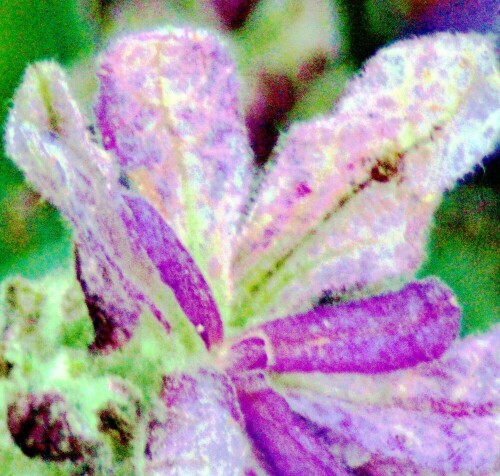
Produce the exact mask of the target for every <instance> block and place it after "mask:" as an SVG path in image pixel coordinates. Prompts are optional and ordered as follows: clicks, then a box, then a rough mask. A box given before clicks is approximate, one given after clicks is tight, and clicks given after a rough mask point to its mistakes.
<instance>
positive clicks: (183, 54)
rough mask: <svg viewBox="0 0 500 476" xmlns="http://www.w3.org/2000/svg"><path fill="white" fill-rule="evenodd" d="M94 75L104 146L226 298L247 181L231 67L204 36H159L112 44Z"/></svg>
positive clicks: (247, 156) (175, 32)
mask: <svg viewBox="0 0 500 476" xmlns="http://www.w3.org/2000/svg"><path fill="white" fill-rule="evenodd" d="M99 77H100V80H101V92H100V98H99V102H98V105H97V110H96V114H97V117H98V120H99V125H100V128H101V131H102V133H103V140H104V145H105V147H106V148H108V149H110V150H113V151H114V152H115V153H116V154H117V156H118V157H119V160H120V164H121V165H122V166H123V169H124V170H125V172H126V174H127V176H128V177H129V178H130V179H131V181H132V182H133V184H134V185H135V186H136V187H137V188H138V189H139V190H140V192H141V193H142V194H144V195H145V196H146V197H147V198H148V199H149V200H150V202H151V203H153V204H154V206H155V207H156V208H157V209H158V211H159V212H160V213H161V214H162V216H163V217H164V218H165V219H166V220H167V222H168V223H169V225H170V226H171V227H172V228H173V229H174V231H175V233H176V234H177V236H178V237H179V238H180V240H181V242H182V243H183V244H184V246H186V247H187V249H188V250H189V252H190V253H191V255H192V256H193V257H194V259H195V261H196V262H197V263H198V264H199V266H201V268H202V271H203V272H204V273H205V274H206V275H207V277H208V279H209V281H211V284H212V285H213V286H214V285H215V284H217V285H218V288H217V290H216V293H217V294H218V295H221V296H224V299H222V298H221V299H220V300H221V301H226V300H227V299H228V297H227V296H228V293H230V291H231V285H230V279H229V274H228V273H229V262H230V259H231V256H232V251H231V244H232V242H233V240H234V238H235V237H236V234H237V229H238V223H239V221H240V213H241V209H242V206H243V199H246V198H247V190H248V189H249V185H250V180H251V177H250V176H249V166H250V163H251V152H250V148H249V145H248V140H247V137H246V130H245V127H244V123H243V119H242V117H241V115H240V112H239V107H238V85H237V81H236V76H235V65H234V64H233V61H232V60H231V59H230V57H229V55H228V53H227V51H226V49H225V48H224V47H223V45H222V44H221V43H220V42H219V41H218V40H217V39H216V38H215V37H214V36H212V35H210V34H208V33H206V32H202V31H195V30H190V29H172V30H167V31H155V32H149V33H140V34H137V35H132V36H128V37H126V38H124V39H122V40H119V41H117V42H116V43H114V44H113V45H112V46H111V47H110V48H109V49H108V50H107V52H106V53H105V54H104V56H103V58H102V61H101V68H100V72H99Z"/></svg>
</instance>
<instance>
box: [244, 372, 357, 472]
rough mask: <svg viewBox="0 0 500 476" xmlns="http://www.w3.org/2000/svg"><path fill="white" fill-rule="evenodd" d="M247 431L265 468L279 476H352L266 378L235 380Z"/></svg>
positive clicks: (252, 377)
mask: <svg viewBox="0 0 500 476" xmlns="http://www.w3.org/2000/svg"><path fill="white" fill-rule="evenodd" d="M234 382H235V385H236V388H237V393H238V401H239V403H240V408H241V411H242V412H243V415H244V417H245V422H246V429H247V432H248V434H249V435H250V437H251V438H252V440H253V443H254V445H255V447H256V449H257V451H258V454H260V457H261V458H262V460H263V463H264V466H266V467H267V468H268V469H269V470H270V472H271V473H272V474H273V475H276V476H281V475H283V476H305V475H314V476H342V475H345V474H349V473H348V471H347V470H345V468H344V467H343V466H342V465H341V464H340V463H339V462H338V461H337V459H336V458H334V456H333V455H332V453H331V452H330V450H329V448H328V446H327V445H326V444H325V443H324V441H323V440H322V439H321V438H319V437H318V436H317V435H316V434H315V431H314V429H313V428H312V426H311V425H309V424H308V422H307V421H305V420H304V419H303V418H301V417H300V416H299V415H297V414H296V413H294V412H293V411H292V410H291V409H290V406H289V405H288V403H287V402H286V400H285V399H284V398H283V397H282V396H281V395H280V394H278V393H277V392H275V391H274V390H272V389H271V388H270V387H269V386H268V385H267V383H266V381H265V378H264V376H262V375H253V376H247V377H246V378H243V379H241V380H240V379H237V378H235V379H234Z"/></svg>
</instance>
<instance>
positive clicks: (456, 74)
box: [233, 33, 500, 325]
mask: <svg viewBox="0 0 500 476" xmlns="http://www.w3.org/2000/svg"><path fill="white" fill-rule="evenodd" d="M499 82H500V80H499V75H498V71H497V68H496V54H495V47H494V41H493V40H492V39H491V38H487V37H483V36H481V35H478V34H470V35H452V34H450V33H439V34H435V35H432V36H428V37H421V38H415V39H411V40H405V41H401V42H398V43H395V44H394V45H391V46H389V47H387V48H385V49H383V50H381V51H380V52H379V53H378V54H377V55H376V56H375V57H374V58H373V59H372V60H370V61H368V63H367V64H366V65H365V67H364V70H363V72H362V74H361V75H360V76H359V77H357V78H356V79H355V80H354V81H353V82H352V83H351V84H350V85H349V86H348V87H347V90H346V93H345V96H344V99H343V100H341V101H340V103H339V104H338V106H337V108H336V109H335V111H334V113H333V114H332V115H330V116H327V117H325V118H323V119H320V120H317V121H315V122H309V123H304V124H299V125H297V126H295V127H292V129H291V131H290V132H289V134H288V135H287V137H286V138H285V140H283V141H282V143H281V148H280V151H279V154H278V155H277V157H276V164H275V165H274V167H273V168H271V170H270V171H269V172H268V174H267V177H266V178H265V180H264V183H263V185H262V187H261V190H260V192H259V195H258V197H257V200H256V203H255V206H254V209H253V211H252V213H251V216H250V218H249V220H248V222H247V224H246V226H245V228H244V229H243V232H242V238H241V241H240V244H239V251H238V253H237V255H236V257H235V261H234V266H233V270H234V273H235V280H236V281H237V289H236V292H237V299H236V302H235V303H234V310H235V322H234V323H235V325H243V324H244V322H245V321H246V320H247V319H249V318H250V317H252V316H254V318H255V319H256V320H257V319H261V320H263V319H268V318H271V317H278V316H279V315H285V314H290V313H293V312H300V311H301V310H305V309H307V308H308V307H310V305H311V300H315V299H318V298H319V296H320V295H321V294H322V293H323V292H325V291H328V292H330V293H332V294H333V295H334V296H335V295H346V294H347V295H349V294H352V293H356V292H358V291H359V289H362V288H366V287H368V288H369V290H370V292H373V291H374V290H379V289H381V287H383V286H385V284H383V283H384V281H386V280H387V279H394V278H397V279H399V278H401V277H407V276H409V275H412V274H413V273H414V272H415V270H416V269H418V267H419V266H420V264H421V262H422V258H423V250H424V247H425V242H426V239H427V231H428V228H429V224H430V222H431V219H432V215H433V212H434V210H435V208H436V206H437V205H438V203H439V198H440V195H441V193H442V192H443V190H444V189H445V188H447V187H451V186H453V184H454V182H455V181H456V180H457V179H458V178H460V177H462V176H463V175H464V174H466V173H467V172H469V171H470V170H472V168H473V167H474V166H475V165H476V164H478V163H480V161H481V159H482V158H483V157H484V156H485V155H487V154H488V153H489V152H491V151H492V150H493V149H494V147H495V145H496V142H497V140H498V124H500V117H499V114H500V107H499V106H500V100H499V97H500V94H499V93H500V87H499Z"/></svg>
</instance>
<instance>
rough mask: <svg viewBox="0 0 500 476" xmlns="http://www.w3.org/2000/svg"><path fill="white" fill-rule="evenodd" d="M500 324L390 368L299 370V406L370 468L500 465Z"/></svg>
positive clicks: (456, 469)
mask: <svg viewBox="0 0 500 476" xmlns="http://www.w3.org/2000/svg"><path fill="white" fill-rule="evenodd" d="M499 345H500V328H499V327H497V328H496V329H493V330H492V331H490V332H489V333H488V334H486V335H481V336H471V337H468V338H467V339H465V340H463V341H457V342H456V343H455V344H454V345H453V346H452V347H451V348H450V350H449V351H448V352H447V353H445V354H444V356H443V357H442V358H441V359H440V360H437V361H434V362H431V363H423V364H420V365H418V366H416V367H414V368H412V369H408V370H404V371H398V372H392V373H389V374H385V375H377V376H371V375H370V376H368V375H352V374H344V375H328V376H326V375H324V376H321V375H314V376H313V375H305V374H302V375H296V376H295V377H294V379H292V380H290V381H288V382H286V381H284V382H280V384H279V385H280V387H279V388H282V389H283V390H282V391H283V392H284V393H285V395H286V399H287V401H288V403H289V404H290V405H291V407H292V409H293V410H294V411H297V412H299V413H300V414H301V415H303V416H304V417H306V418H307V419H308V420H310V421H311V422H313V423H314V424H316V425H318V428H322V429H323V430H324V432H323V435H324V436H325V440H326V441H329V442H330V444H331V445H332V448H333V449H334V451H337V452H340V454H343V455H344V456H345V457H346V458H347V460H348V461H350V465H351V466H353V467H359V468H364V469H365V470H366V471H367V472H368V474H377V475H382V474H418V475H428V474H436V475H443V476H444V475H450V474H455V473H457V474H467V475H485V474H495V473H496V472H497V471H498V470H499V469H500V452H499V451H498V448H500V436H499V435H500V424H499V417H500V391H499V387H498V380H499V376H500V361H499V356H498V348H499Z"/></svg>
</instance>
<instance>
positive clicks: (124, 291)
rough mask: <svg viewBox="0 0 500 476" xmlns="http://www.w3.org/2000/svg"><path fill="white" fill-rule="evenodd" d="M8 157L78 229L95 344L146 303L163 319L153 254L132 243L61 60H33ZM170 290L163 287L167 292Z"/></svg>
mask: <svg viewBox="0 0 500 476" xmlns="http://www.w3.org/2000/svg"><path fill="white" fill-rule="evenodd" d="M6 146H7V153H8V155H9V156H10V157H11V158H12V159H13V160H14V161H15V163H16V164H17V165H18V166H19V167H20V168H21V170H23V172H24V173H25V175H26V178H27V179H28V180H29V181H30V182H31V183H32V184H33V185H34V186H35V187H36V188H37V190H38V191H39V192H40V193H41V194H42V196H43V197H44V198H46V199H48V200H50V201H51V202H52V203H53V204H54V205H55V206H56V207H58V208H59V210H60V211H61V212H62V213H63V214H64V215H65V216H66V218H68V219H69V220H70V221H71V222H72V224H73V226H74V228H75V241H76V245H77V249H78V255H79V262H80V265H79V267H78V268H79V269H78V273H77V274H78V278H79V279H80V281H81V282H82V285H83V289H84V291H85V295H86V300H87V305H88V307H89V311H90V314H91V317H92V319H93V322H94V327H95V331H96V340H95V342H94V344H93V348H94V349H97V350H104V351H107V350H110V349H112V348H116V347H118V346H120V345H122V344H123V343H124V342H126V341H127V340H128V338H129V337H130V335H131V333H132V330H133V328H134V326H135V322H136V320H137V318H138V316H139V314H140V312H141V309H142V304H143V303H146V304H148V305H149V307H150V308H151V310H152V311H153V312H154V313H155V314H156V315H157V317H158V318H160V319H161V320H163V322H164V324H165V326H166V327H168V325H167V324H166V322H165V320H164V316H163V315H162V314H161V312H160V311H159V310H158V308H157V306H156V305H155V304H154V302H155V300H154V299H153V297H152V296H153V294H152V293H153V292H154V291H157V290H159V289H164V290H165V286H164V285H162V284H161V281H160V280H159V277H158V275H157V274H158V273H157V272H156V270H155V269H154V268H153V267H152V265H151V263H150V262H149V260H148V258H147V255H146V254H145V252H144V251H142V250H141V249H140V248H137V247H136V246H134V244H133V243H132V242H131V240H130V233H129V231H128V230H127V228H126V226H125V224H124V223H123V217H124V216H126V215H127V214H130V211H129V210H128V209H127V207H126V206H125V204H124V202H123V200H122V198H121V195H120V190H119V189H118V177H117V173H116V170H115V169H114V167H113V163H112V160H111V158H110V157H109V156H108V154H107V153H106V152H104V151H103V150H102V149H100V148H99V147H98V146H97V145H96V144H95V142H94V139H93V138H92V136H91V134H90V133H89V131H88V130H87V129H86V127H85V123H84V118H83V116H82V114H81V113H80V111H79V109H78V106H77V104H76V103H75V101H74V100H73V98H72V97H71V94H70V92H69V88H68V86H67V82H66V77H65V74H64V72H63V71H62V69H61V68H60V67H59V66H57V65H56V64H55V63H49V62H45V63H38V64H35V65H33V66H30V67H29V68H28V70H27V72H26V74H25V77H24V80H23V83H22V85H21V86H20V88H19V89H18V91H17V93H16V96H15V98H14V107H13V109H12V110H11V111H10V115H9V120H8V123H7V129H6ZM164 292H165V291H164Z"/></svg>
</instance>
